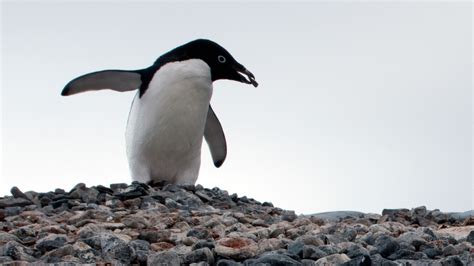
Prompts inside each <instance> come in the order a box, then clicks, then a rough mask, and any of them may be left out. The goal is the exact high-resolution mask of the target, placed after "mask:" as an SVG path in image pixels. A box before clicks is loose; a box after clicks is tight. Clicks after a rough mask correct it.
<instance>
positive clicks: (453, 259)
mask: <svg viewBox="0 0 474 266" xmlns="http://www.w3.org/2000/svg"><path fill="white" fill-rule="evenodd" d="M439 262H440V263H441V265H442V266H463V265H465V264H464V263H463V262H462V260H461V259H460V258H459V257H458V256H449V257H447V258H444V259H442V260H440V261H439Z"/></svg>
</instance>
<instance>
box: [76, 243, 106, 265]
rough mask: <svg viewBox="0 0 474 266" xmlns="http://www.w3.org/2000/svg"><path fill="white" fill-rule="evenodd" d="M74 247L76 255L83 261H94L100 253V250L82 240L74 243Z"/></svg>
mask: <svg viewBox="0 0 474 266" xmlns="http://www.w3.org/2000/svg"><path fill="white" fill-rule="evenodd" d="M99 245H100V244H99ZM72 248H73V249H74V256H75V257H77V258H78V259H79V260H80V261H81V262H82V263H93V262H95V257H96V256H98V255H99V252H98V251H97V250H96V249H93V248H92V247H91V246H89V245H87V244H86V243H84V242H82V241H77V242H76V243H74V245H73V246H72ZM99 248H100V247H99Z"/></svg>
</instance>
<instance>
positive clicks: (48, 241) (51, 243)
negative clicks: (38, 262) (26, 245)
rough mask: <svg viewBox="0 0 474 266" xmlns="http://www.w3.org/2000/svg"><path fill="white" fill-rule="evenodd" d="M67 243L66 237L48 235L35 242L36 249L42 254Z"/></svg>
mask: <svg viewBox="0 0 474 266" xmlns="http://www.w3.org/2000/svg"><path fill="white" fill-rule="evenodd" d="M66 242H67V236H66V235H57V234H50V235H48V236H46V237H43V238H41V239H39V240H38V241H37V242H36V248H37V249H38V250H40V251H41V252H42V253H45V252H47V251H50V250H53V249H57V248H59V247H62V246H63V245H64V244H66Z"/></svg>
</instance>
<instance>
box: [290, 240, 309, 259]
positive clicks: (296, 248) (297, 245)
mask: <svg viewBox="0 0 474 266" xmlns="http://www.w3.org/2000/svg"><path fill="white" fill-rule="evenodd" d="M304 246H305V245H304V243H303V242H301V241H294V242H293V243H291V244H289V245H288V252H290V253H292V254H294V255H297V256H298V257H300V258H302V257H303V248H304Z"/></svg>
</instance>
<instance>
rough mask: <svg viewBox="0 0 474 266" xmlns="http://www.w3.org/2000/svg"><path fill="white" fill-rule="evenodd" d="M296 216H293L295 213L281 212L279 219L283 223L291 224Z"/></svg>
mask: <svg viewBox="0 0 474 266" xmlns="http://www.w3.org/2000/svg"><path fill="white" fill-rule="evenodd" d="M296 218H298V216H297V215H296V214H295V211H283V213H282V216H281V219H282V220H283V221H288V222H293V221H294V220H296Z"/></svg>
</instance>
